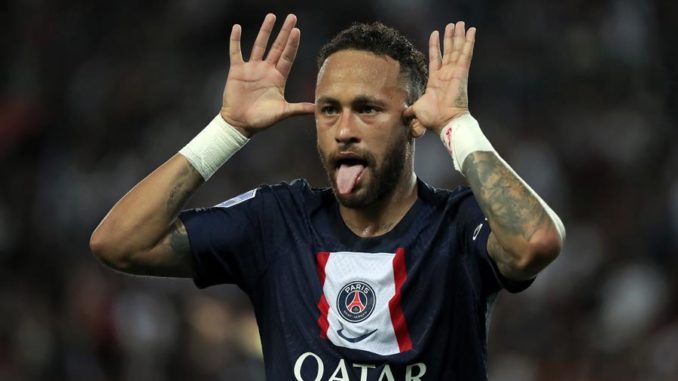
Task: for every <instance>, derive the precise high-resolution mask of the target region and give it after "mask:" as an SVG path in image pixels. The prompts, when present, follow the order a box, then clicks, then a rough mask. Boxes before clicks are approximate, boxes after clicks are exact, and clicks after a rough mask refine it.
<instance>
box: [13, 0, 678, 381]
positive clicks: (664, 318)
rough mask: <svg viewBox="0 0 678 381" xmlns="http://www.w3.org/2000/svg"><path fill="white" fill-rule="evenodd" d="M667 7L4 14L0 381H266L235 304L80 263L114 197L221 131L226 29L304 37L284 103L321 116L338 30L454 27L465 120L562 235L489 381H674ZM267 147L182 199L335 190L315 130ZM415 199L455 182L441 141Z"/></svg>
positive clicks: (436, 5)
mask: <svg viewBox="0 0 678 381" xmlns="http://www.w3.org/2000/svg"><path fill="white" fill-rule="evenodd" d="M677 4H678V3H677V2H675V1H664V2H660V1H643V0H600V1H591V0H563V1H557V2H543V1H538V0H523V1H521V0H511V1H489V0H487V1H483V0H457V1H442V0H423V1H416V2H415V1H407V0H347V1H342V2H328V3H323V2H319V1H271V0H252V1H247V2H245V1H232V0H231V1H228V0H170V1H129V0H120V1H112V2H91V1H54V2H48V1H41V0H28V1H25V0H21V1H19V0H9V1H6V2H3V3H2V5H0V25H1V26H0V28H1V29H0V30H1V31H2V33H0V41H1V43H2V60H1V61H0V62H2V76H1V82H0V86H1V87H0V173H2V180H0V380H5V381H14V380H125V381H135V380H188V379H190V380H263V370H262V362H261V358H260V352H259V343H258V337H257V329H256V323H255V322H254V320H253V315H252V312H251V309H250V307H249V303H248V300H247V298H246V297H245V296H244V295H243V294H242V293H241V292H240V291H239V290H238V289H237V288H236V287H233V286H225V287H216V288H212V289H209V290H207V291H201V292H199V291H197V290H196V289H195V288H194V286H193V285H192V283H191V281H190V280H161V279H144V278H135V277H129V276H124V275H121V274H118V273H115V272H112V271H110V270H108V269H105V268H103V267H102V266H101V265H100V264H99V263H98V262H97V261H96V260H95V259H94V258H93V257H92V256H91V255H90V253H89V251H88V238H89V235H90V233H91V231H92V230H93V229H94V227H95V226H96V224H97V223H98V221H99V220H100V219H101V218H102V217H103V215H104V214H105V213H106V211H107V210H108V209H109V208H110V207H111V205H112V204H113V203H114V202H115V201H116V200H118V199H119V198H120V197H121V196H122V195H123V194H124V192H126V191H127V190H128V189H129V188H130V187H131V186H133V185H134V184H135V183H136V182H137V181H138V180H140V179H141V178H142V177H143V176H144V175H145V174H147V173H148V172H149V171H151V170H152V169H153V168H155V167H156V166H158V165H159V164H160V163H162V162H163V161H164V160H166V159H167V158H169V157H170V156H171V155H172V154H173V153H175V152H176V151H177V150H178V149H179V148H180V147H181V146H183V144H185V143H186V142H187V141H188V140H189V139H190V138H191V137H192V136H193V135H195V134H196V133H197V132H198V131H199V130H200V129H201V128H202V126H204V125H205V124H206V123H207V122H209V120H210V119H211V118H212V117H213V116H214V115H215V114H216V112H217V110H218V107H219V104H220V99H221V91H222V87H223V83H224V79H225V76H226V72H227V67H228V66H227V55H226V51H227V38H228V32H229V30H230V26H231V25H232V24H233V23H236V22H238V23H241V24H242V25H243V26H244V39H245V43H244V45H243V47H248V46H250V44H251V41H252V40H253V38H254V36H255V34H256V30H257V29H258V26H259V23H260V21H261V19H262V18H263V16H264V14H265V12H267V11H274V12H276V13H277V14H278V16H279V20H280V17H282V16H284V15H285V14H286V13H289V12H294V13H296V14H297V15H298V17H299V26H300V28H301V30H302V44H301V50H300V52H299V56H298V59H297V63H296V66H295V68H294V69H293V71H292V74H291V78H290V80H289V83H288V88H287V94H288V98H289V99H290V100H292V101H301V100H312V97H313V91H314V81H315V74H316V67H315V54H316V52H317V50H318V48H319V47H320V45H321V44H322V43H323V42H325V41H327V40H328V39H329V38H330V37H331V36H332V35H333V34H334V33H336V32H337V31H338V30H340V29H342V28H344V27H346V26H348V25H349V24H350V23H351V22H352V21H371V20H381V21H383V22H384V23H386V24H388V25H391V26H394V27H396V28H398V29H400V30H402V31H403V32H405V33H406V34H407V35H408V36H409V37H410V38H411V39H412V40H413V41H414V42H415V43H416V44H417V45H418V46H419V47H420V48H421V49H422V50H424V51H425V48H426V46H425V44H426V41H427V36H428V33H429V32H430V31H431V30H432V29H433V28H438V29H442V28H443V27H444V25H445V23H446V22H449V21H457V20H460V19H463V20H466V21H467V22H469V23H470V24H471V25H475V26H477V27H478V43H477V45H476V52H475V56H474V63H473V65H472V70H471V82H470V92H471V108H472V111H473V113H474V114H475V116H476V117H477V118H478V119H479V120H480V122H481V125H482V126H483V128H484V130H485V131H486V134H487V135H488V136H489V137H490V139H491V140H492V142H493V143H494V145H495V147H497V148H498V150H499V151H500V153H501V154H502V155H503V156H504V157H505V158H506V159H507V160H508V161H509V162H510V163H511V164H512V165H513V166H514V168H516V170H517V171H518V172H519V173H521V174H522V175H523V177H524V178H526V179H527V181H528V182H529V183H530V184H532V186H533V187H534V188H535V189H536V190H537V191H538V192H539V193H540V194H542V195H543V196H544V198H545V199H546V200H547V201H549V202H550V203H551V204H552V205H553V206H554V208H555V209H556V210H557V211H558V212H559V214H560V215H561V216H562V217H563V219H564V220H565V222H566V225H567V227H568V240H567V245H566V249H565V252H564V253H563V255H562V256H561V257H560V258H559V259H558V260H557V261H556V262H555V263H554V264H553V265H552V266H551V267H549V268H548V269H547V270H546V271H545V272H544V273H543V274H542V275H540V276H539V278H538V279H537V281H536V282H535V284H534V285H533V286H532V287H531V288H530V289H529V290H528V291H527V292H524V293H522V294H519V295H508V294H503V295H502V296H501V297H500V299H499V301H498V304H497V306H496V308H495V311H494V315H493V321H492V325H491V332H490V341H489V352H490V354H489V364H490V366H489V374H490V379H491V380H493V381H537V380H572V381H594V380H595V381H608V380H609V381H613V380H614V381H620V380H667V381H668V380H678V255H677V254H678V175H677V174H678V149H676V148H677V146H678V145H677V143H676V142H677V141H678V138H677V135H678V133H677V128H678V97H677V93H676V82H675V80H676V69H677V68H678V57H677V55H676V50H677V49H676V47H675V45H676V39H677V38H678V28H677V25H678V12H676V11H677V9H678V6H677ZM284 124H285V125H284V126H281V127H279V128H274V129H272V130H269V131H268V132H266V133H264V134H261V135H259V136H257V137H256V138H255V139H254V141H253V142H251V143H250V144H249V145H248V146H247V147H246V149H244V150H243V151H241V152H240V153H239V154H238V155H237V156H236V157H235V158H234V159H233V160H232V161H231V162H230V163H229V164H228V165H226V166H225V167H224V168H223V169H222V170H221V171H220V173H218V174H217V175H216V176H215V177H214V178H213V180H211V181H210V182H209V184H208V185H207V186H205V187H203V188H202V189H201V190H200V191H199V193H198V194H197V195H196V197H194V198H193V199H192V201H191V206H206V205H213V204H216V203H217V202H220V201H222V200H225V199H228V198H230V197H231V196H233V195H236V194H239V193H241V192H243V191H246V190H248V189H250V188H253V187H255V186H257V185H258V184H261V183H275V182H279V181H281V180H290V179H293V178H296V177H307V178H308V179H309V180H310V181H311V182H312V183H313V184H316V185H323V184H325V176H324V174H323V172H322V170H321V167H320V165H319V163H318V160H317V158H316V152H315V141H314V139H315V135H314V127H313V120H312V118H310V117H307V118H300V119H294V120H291V121H288V122H285V123H284ZM417 171H418V174H419V175H420V177H422V178H423V179H424V180H426V181H428V182H430V183H432V184H434V185H437V186H444V187H453V186H455V185H456V184H460V183H462V182H463V179H462V178H461V177H459V176H457V175H454V174H453V170H452V168H451V162H450V160H449V158H448V156H446V153H445V151H444V149H443V148H442V145H441V144H440V143H439V142H438V140H437V138H436V137H434V136H431V134H428V135H427V136H425V137H424V138H422V139H421V140H420V141H419V142H418V143H417Z"/></svg>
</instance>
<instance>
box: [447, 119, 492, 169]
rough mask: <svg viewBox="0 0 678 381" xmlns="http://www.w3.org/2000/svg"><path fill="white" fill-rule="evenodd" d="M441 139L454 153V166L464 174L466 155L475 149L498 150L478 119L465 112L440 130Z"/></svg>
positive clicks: (451, 152)
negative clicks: (486, 135)
mask: <svg viewBox="0 0 678 381" xmlns="http://www.w3.org/2000/svg"><path fill="white" fill-rule="evenodd" d="M440 139H442V141H443V144H445V147H446V148H447V150H448V151H449V152H450V155H452V161H453V162H454V168H455V169H456V170H457V171H459V173H461V174H462V175H463V174H464V173H463V172H462V166H463V165H464V160H466V157H467V156H468V155H470V154H471V153H472V152H475V151H490V152H496V151H495V150H494V147H492V144H491V143H490V141H489V140H487V138H486V137H485V135H483V132H482V131H481V130H480V126H479V125H478V121H477V120H476V119H475V118H474V117H472V116H471V114H469V113H464V114H462V115H461V116H458V117H456V118H454V119H452V120H451V121H450V123H448V124H447V126H445V127H443V129H442V131H440Z"/></svg>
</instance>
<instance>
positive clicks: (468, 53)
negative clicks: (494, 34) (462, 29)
mask: <svg viewBox="0 0 678 381" xmlns="http://www.w3.org/2000/svg"><path fill="white" fill-rule="evenodd" d="M475 44H476V28H475V27H472V28H469V30H468V32H466V39H465V41H464V46H463V48H462V50H461V55H460V56H459V63H460V64H461V65H464V66H469V65H471V59H472V58H473V46H474V45H475Z"/></svg>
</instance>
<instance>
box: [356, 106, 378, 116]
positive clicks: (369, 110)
mask: <svg viewBox="0 0 678 381" xmlns="http://www.w3.org/2000/svg"><path fill="white" fill-rule="evenodd" d="M377 111H379V110H377V108H376V107H374V106H363V107H362V108H361V109H360V112H361V113H363V114H375V113H376V112H377Z"/></svg>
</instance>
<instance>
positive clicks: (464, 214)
mask: <svg viewBox="0 0 678 381" xmlns="http://www.w3.org/2000/svg"><path fill="white" fill-rule="evenodd" d="M458 217H459V218H460V224H461V225H460V234H462V235H463V236H462V237H461V242H462V244H463V245H465V251H466V252H467V253H470V255H471V256H472V258H473V260H474V263H475V264H477V266H478V268H479V270H480V273H481V276H482V281H483V284H484V288H485V289H486V290H487V291H488V294H489V293H493V292H496V291H499V290H500V289H502V288H503V289H505V290H507V291H508V292H512V293H517V292H521V291H523V290H525V289H526V288H528V287H529V286H530V285H531V284H532V282H534V278H533V279H529V280H526V281H515V280H511V279H508V278H506V277H505V276H503V275H502V274H501V272H500V271H499V268H498V267H497V263H496V262H495V261H494V259H492V257H491V256H490V254H489V252H488V251H487V240H488V239H489V237H490V232H491V229H490V224H489V222H488V221H487V218H485V215H484V214H483V212H482V210H481V209H480V206H479V205H478V202H477V201H476V199H475V197H474V196H473V193H471V192H469V193H468V195H467V196H466V197H465V198H464V199H463V200H462V202H461V205H460V208H459V215H458Z"/></svg>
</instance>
